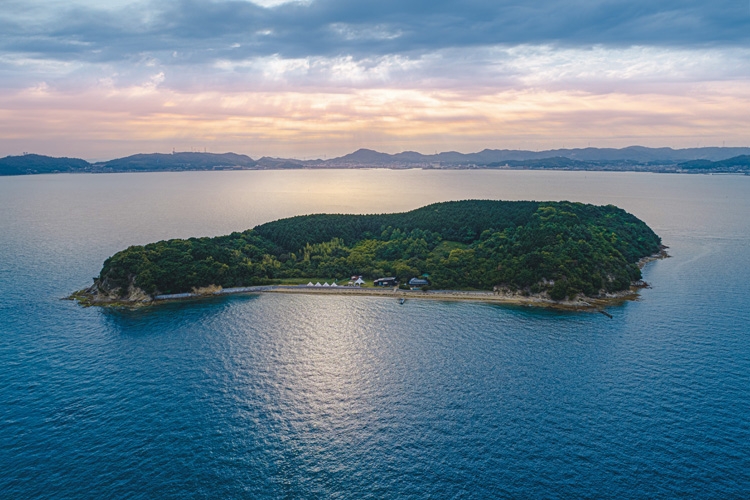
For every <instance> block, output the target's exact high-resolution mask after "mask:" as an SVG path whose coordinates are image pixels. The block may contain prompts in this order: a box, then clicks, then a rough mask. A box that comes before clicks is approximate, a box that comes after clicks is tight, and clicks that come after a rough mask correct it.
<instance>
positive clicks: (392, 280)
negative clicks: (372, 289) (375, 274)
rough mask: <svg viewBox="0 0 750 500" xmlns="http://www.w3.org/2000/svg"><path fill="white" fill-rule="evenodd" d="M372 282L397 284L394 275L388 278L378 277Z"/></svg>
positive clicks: (383, 284)
mask: <svg viewBox="0 0 750 500" xmlns="http://www.w3.org/2000/svg"><path fill="white" fill-rule="evenodd" d="M373 284H374V285H375V286H396V285H398V280H397V279H396V278H395V277H394V276H391V277H388V278H378V279H376V280H375V281H374V282H373Z"/></svg>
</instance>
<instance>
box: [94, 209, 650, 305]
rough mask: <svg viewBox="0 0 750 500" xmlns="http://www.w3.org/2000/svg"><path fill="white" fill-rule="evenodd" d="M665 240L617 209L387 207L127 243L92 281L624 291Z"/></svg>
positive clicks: (152, 289)
mask: <svg viewBox="0 0 750 500" xmlns="http://www.w3.org/2000/svg"><path fill="white" fill-rule="evenodd" d="M660 243H661V240H660V238H659V237H658V236H657V235H656V234H655V233H654V232H653V231H652V230H651V229H650V228H649V227H648V226H647V225H646V224H645V223H643V222H642V221H641V220H639V219H638V218H636V217H635V216H633V215H631V214H629V213H627V212H625V211H624V210H622V209H620V208H617V207H615V206H613V205H607V206H594V205H587V204H582V203H570V202H532V201H518V202H510V201H489V200H469V201H457V202H446V203H436V204H433V205H429V206H426V207H422V208H419V209H417V210H413V211H410V212H404V213H396V214H380V215H326V214H318V215H305V216H299V217H291V218H288V219H282V220H277V221H274V222H269V223H267V224H263V225H261V226H258V227H256V228H254V229H250V230H247V231H244V232H241V233H240V232H237V233H232V234H230V235H227V236H220V237H216V238H190V239H186V240H182V239H174V240H168V241H160V242H157V243H152V244H148V245H145V246H132V247H130V248H128V249H126V250H123V251H121V252H118V253H117V254H115V255H114V256H112V257H110V258H109V259H107V260H106V261H105V263H104V266H103V268H102V270H101V273H100V275H99V277H98V278H97V279H96V284H97V285H98V286H99V287H100V289H102V290H103V291H107V292H112V291H117V290H119V293H121V294H122V295H123V296H124V295H126V294H127V293H128V289H129V288H131V287H133V286H135V287H138V288H140V289H142V290H144V291H145V292H146V293H148V294H151V295H155V294H158V293H180V292H186V291H190V290H191V289H193V288H197V287H204V286H208V285H219V286H222V287H235V286H248V285H256V284H268V283H273V282H274V280H279V279H283V278H307V277H309V278H319V277H338V278H340V279H344V280H346V279H347V278H348V277H349V276H351V275H363V276H365V277H366V278H370V279H374V278H379V277H383V276H396V277H397V278H399V280H401V281H402V282H405V281H407V280H408V279H409V278H412V277H415V276H422V275H426V276H429V281H430V284H431V287H432V288H435V289H484V290H492V289H493V287H495V286H501V287H505V288H507V289H510V290H521V291H525V292H528V293H541V292H547V293H548V294H549V296H550V297H551V298H553V299H555V300H561V299H564V298H565V297H572V296H574V295H576V294H585V295H589V296H594V295H598V294H600V293H601V292H602V291H605V292H614V291H619V290H624V289H627V288H628V287H629V286H630V283H631V282H632V281H635V280H638V279H640V276H641V274H640V269H639V268H638V266H637V265H636V263H637V261H638V260H639V259H641V258H642V257H645V256H648V255H651V254H654V253H656V252H658V251H659V248H660Z"/></svg>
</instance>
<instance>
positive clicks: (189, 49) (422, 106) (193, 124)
mask: <svg viewBox="0 0 750 500" xmlns="http://www.w3.org/2000/svg"><path fill="white" fill-rule="evenodd" d="M748 47H750V5H748V4H747V2H746V1H735V0H717V1H714V2H711V3H704V2H697V1H695V0H686V1H680V2H678V1H676V0H663V1H659V2H655V1H653V0H649V1H646V0H630V1H625V0H587V1H583V0H568V1H562V0H539V1H535V2H518V1H514V2H510V1H505V0H482V1H480V0H466V1H446V0H430V1H427V0H412V1H408V2H405V1H403V0H399V1H395V0H381V1H377V2H373V1H369V0H368V1H364V0H357V1H354V0H311V1H282V0H254V1H250V0H247V1H246V0H165V1H155V0H143V1H138V2H130V1H126V0H117V1H111V2H106V3H102V2H98V1H94V0H44V1H43V0H25V1H20V0H5V1H4V2H3V9H2V10H0V88H2V89H3V90H2V92H0V118H2V120H0V144H11V143H8V142H7V141H21V142H20V143H23V144H29V143H34V144H36V143H35V142H34V141H37V140H38V141H39V144H46V145H48V146H49V147H52V146H53V145H55V144H58V145H59V144H65V145H66V146H65V147H68V146H69V145H74V144H79V143H80V144H84V143H87V141H88V140H90V141H93V142H94V143H97V144H102V145H106V147H107V148H110V149H111V148H115V149H112V151H115V150H117V151H118V152H120V153H127V152H134V151H135V150H138V149H141V147H143V146H147V145H153V147H156V145H159V147H160V148H161V149H162V150H171V147H172V146H173V145H179V141H182V140H184V141H188V140H190V138H193V139H196V140H200V141H214V142H212V143H213V144H219V143H221V144H223V145H224V146H225V147H226V148H227V149H234V150H237V151H240V152H248V153H251V154H256V153H257V152H256V151H254V150H250V149H248V148H247V147H238V145H240V146H241V145H242V144H264V145H267V147H266V146H264V148H265V149H263V150H262V151H259V153H262V154H266V153H268V154H276V155H282V156H284V155H286V156H288V155H289V154H290V153H285V152H284V150H283V148H284V147H289V148H292V150H293V151H294V148H298V152H299V151H302V150H303V149H304V148H307V151H313V152H314V153H321V154H324V153H326V152H327V153H329V154H332V153H333V152H334V150H335V151H337V152H340V153H344V152H348V151H346V150H347V149H350V148H353V147H355V146H357V147H358V146H366V147H376V146H380V147H381V149H385V150H391V151H393V150H399V148H401V147H404V148H409V149H411V148H419V147H423V148H424V149H425V150H433V149H435V148H436V149H453V148H457V149H458V148H461V147H464V148H465V149H468V150H470V149H472V148H473V145H476V146H477V147H479V148H480V149H481V148H482V147H487V146H493V145H494V146H497V147H501V146H507V147H522V146H523V144H521V143H520V142H519V141H521V142H523V141H527V143H526V146H525V147H532V144H531V143H529V142H528V141H539V140H540V139H539V138H540V137H542V136H544V135H545V134H549V135H550V137H552V139H550V140H554V141H558V139H559V140H563V139H564V138H567V139H564V140H572V139H571V136H572V135H576V134H578V135H580V136H587V137H589V138H591V139H596V138H598V139H599V140H600V141H605V140H611V141H612V143H615V144H614V145H623V146H624V145H628V144H629V143H630V144H632V143H634V142H641V143H645V142H647V141H653V142H652V143H651V144H653V145H658V142H659V141H662V142H664V141H666V142H668V143H669V144H671V145H681V144H687V143H684V142H680V141H692V140H693V137H694V136H695V135H696V134H698V135H702V136H706V135H707V136H713V135H715V134H723V135H724V136H725V137H727V139H728V140H729V139H730V138H731V137H735V136H742V135H743V134H744V136H747V133H748V131H749V130H750V128H749V127H750V121H749V120H750V119H749V118H748V117H746V116H745V115H746V114H747V113H746V112H745V110H746V109H748V103H750V99H749V98H748V88H750V48H748ZM717 89H719V90H717ZM712 127H714V128H712ZM573 131H577V132H575V133H574V132H573ZM76 134H77V135H76ZM225 134H226V137H228V138H231V139H226V140H225V142H220V141H222V140H224V139H221V137H224V135H225ZM500 137H507V138H508V141H510V142H507V141H506V142H503V141H504V139H498V138H500ZM76 138H77V139H76ZM685 138H689V139H685ZM3 141H6V142H3ZM23 141H26V142H23ZM44 141H47V142H44ZM76 141H79V142H76ZM118 141H119V142H118ZM150 141H151V142H150ZM154 141H155V142H154ZM160 141H161V142H160ZM217 141H218V142H217ZM232 141H234V142H232ZM367 141H371V142H367ZM483 141H484V142H483ZM514 141H515V142H514ZM618 141H622V142H618ZM669 141H673V142H669ZM174 142H177V144H174ZM20 143H19V144H20ZM12 144H16V142H12ZM410 144H411V145H410ZM441 144H442V146H441ZM113 145H114V146H113ZM187 145H188V146H189V145H190V143H189V142H188V144H187ZM537 145H539V144H537ZM547 145H548V146H550V147H552V146H562V145H564V144H562V143H560V142H556V143H554V144H552V143H549V144H547ZM569 145H570V144H569ZM162 146H164V147H162ZM470 146H471V147H470ZM102 148H104V146H102ZM116 148H122V149H116ZM316 148H317V149H316ZM32 149H34V148H32V147H31V145H30V146H29V147H23V148H22V149H21V151H23V150H32ZM149 149H151V146H149ZM293 151H292V152H293ZM48 152H50V153H53V152H54V151H48ZM65 152H66V153H69V154H74V153H75V151H65ZM98 154H99V155H104V154H105V153H104V151H102V152H100V153H98Z"/></svg>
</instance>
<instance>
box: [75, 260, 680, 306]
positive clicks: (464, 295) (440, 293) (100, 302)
mask: <svg viewBox="0 0 750 500" xmlns="http://www.w3.org/2000/svg"><path fill="white" fill-rule="evenodd" d="M666 250H667V247H662V249H661V250H660V251H659V252H658V253H656V254H653V255H650V256H648V257H644V258H643V259H641V260H640V261H639V262H638V267H639V268H641V269H642V268H643V267H644V266H645V265H646V264H648V263H650V262H653V261H656V260H661V259H666V258H669V257H670V256H669V254H668V253H667V251H666ZM643 288H650V285H649V284H648V283H646V282H645V281H639V282H636V283H632V284H631V286H630V287H629V288H628V289H627V290H622V291H619V292H613V293H608V294H604V295H600V296H597V297H586V296H577V297H575V299H574V300H560V301H555V300H552V299H550V298H549V297H548V296H544V295H542V294H529V295H524V294H523V293H522V292H516V293H512V292H509V291H505V292H494V291H493V292H490V291H478V290H425V291H423V290H403V289H399V288H398V287H393V288H387V289H383V288H375V287H353V286H337V287H330V286H329V287H323V286H307V285H261V286H254V287H235V288H221V287H219V286H209V287H205V288H202V289H195V290H193V291H191V292H187V293H181V294H172V295H160V296H155V297H148V296H140V295H135V296H133V297H128V298H127V300H121V299H120V298H110V297H102V296H100V295H97V294H95V293H91V292H90V291H89V290H88V289H87V290H79V291H77V292H75V293H73V294H72V295H70V296H68V297H65V298H66V299H67V300H75V301H77V302H78V303H79V304H80V305H82V306H84V307H90V306H103V307H125V308H137V307H146V306H151V305H157V304H167V303H172V302H184V301H190V300H202V299H207V298H211V297H214V298H215V297H223V296H227V295H257V294H264V293H281V294H311V295H315V294H319V295H339V296H341V295H349V296H359V297H383V298H395V299H404V300H406V299H409V300H411V299H416V300H438V301H448V302H464V301H465V302H482V303H490V304H498V305H509V306H527V307H541V308H547V309H556V310H563V311H593V312H598V311H601V310H603V309H604V308H605V307H609V306H614V305H618V304H622V303H623V302H626V301H632V300H638V297H639V295H638V291H639V290H640V289H643ZM139 299H140V300H139Z"/></svg>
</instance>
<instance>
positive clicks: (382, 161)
mask: <svg viewBox="0 0 750 500" xmlns="http://www.w3.org/2000/svg"><path fill="white" fill-rule="evenodd" d="M748 158H750V148H689V149H672V148H646V147H642V146H631V147H627V148H622V149H612V148H584V149H553V150H547V151H524V150H511V149H484V150H482V151H479V152H476V153H458V152H456V151H447V152H444V153H437V154H434V155H424V154H421V153H417V152H415V151H404V152H402V153H397V154H388V153H380V152H378V151H374V150H372V149H359V150H357V151H355V152H353V153H350V154H348V155H344V156H341V157H338V158H332V159H329V160H320V159H318V160H295V159H288V158H271V157H268V156H264V157H263V158H261V159H259V160H253V159H252V158H250V157H249V156H246V155H241V154H235V153H222V154H215V153H184V152H183V153H172V154H161V153H152V154H136V155H132V156H127V157H125V158H118V159H115V160H109V161H103V162H96V163H93V164H92V163H89V162H87V161H85V160H81V159H78V158H53V157H50V156H41V155H35V154H27V155H23V156H8V157H5V158H2V159H0V175H24V174H42V173H53V172H160V171H184V170H237V169H268V170H280V169H296V168H365V167H376V168H412V167H422V168H502V167H509V168H532V169H566V170H621V171H624V170H638V171H653V172H680V171H681V172H708V171H711V172H750V166H748V165H747V163H748V160H747V159H748Z"/></svg>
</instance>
